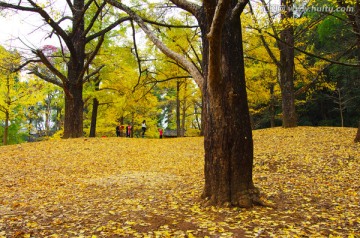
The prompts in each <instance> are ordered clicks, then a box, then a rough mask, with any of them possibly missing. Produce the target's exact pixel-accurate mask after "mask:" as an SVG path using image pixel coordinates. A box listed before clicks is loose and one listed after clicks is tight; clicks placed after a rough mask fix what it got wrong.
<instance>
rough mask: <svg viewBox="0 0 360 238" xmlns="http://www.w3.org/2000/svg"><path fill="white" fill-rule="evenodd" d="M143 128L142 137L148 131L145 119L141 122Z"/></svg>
mask: <svg viewBox="0 0 360 238" xmlns="http://www.w3.org/2000/svg"><path fill="white" fill-rule="evenodd" d="M141 130H142V138H144V136H145V131H146V121H145V120H143V122H142V124H141Z"/></svg>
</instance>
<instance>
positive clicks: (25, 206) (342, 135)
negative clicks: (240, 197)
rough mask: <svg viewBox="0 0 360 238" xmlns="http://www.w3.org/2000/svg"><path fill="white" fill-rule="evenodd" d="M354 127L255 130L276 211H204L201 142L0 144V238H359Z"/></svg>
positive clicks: (259, 181) (262, 182) (262, 175)
mask: <svg viewBox="0 0 360 238" xmlns="http://www.w3.org/2000/svg"><path fill="white" fill-rule="evenodd" d="M355 133H356V130H355V129H351V128H325V127H323V128H312V127H298V128H294V129H282V128H275V129H265V130H257V131H254V149H255V156H254V182H255V184H256V186H258V187H259V188H260V189H261V191H262V193H263V196H264V199H267V200H268V201H269V202H270V203H272V204H273V205H274V207H254V208H252V209H239V208H231V207H230V208H218V207H203V206H202V204H203V203H202V201H201V199H200V198H199V197H200V195H201V191H202V188H203V183H204V176H203V165H204V162H203V160H204V149H203V138H177V139H163V140H159V139H129V138H92V139H89V138H79V139H67V140H56V141H55V140H50V141H45V142H38V143H25V144H20V145H12V146H3V147H0V161H1V165H0V183H1V186H0V237H1V238H2V237H6V238H7V237H92V238H95V237H359V236H360V216H359V214H360V204H359V203H360V199H359V191H360V177H359V174H360V145H359V144H355V143H353V142H352V139H353V137H354V135H355Z"/></svg>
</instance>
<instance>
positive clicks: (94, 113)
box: [89, 78, 100, 137]
mask: <svg viewBox="0 0 360 238" xmlns="http://www.w3.org/2000/svg"><path fill="white" fill-rule="evenodd" d="M96 80H97V81H96V83H95V91H99V90H100V88H99V87H100V80H99V79H98V78H97V79H96ZM98 108H99V100H98V99H97V98H96V97H95V98H93V109H92V112H91V124H90V135H89V136H90V137H95V136H96V122H97V120H96V119H97V113H98Z"/></svg>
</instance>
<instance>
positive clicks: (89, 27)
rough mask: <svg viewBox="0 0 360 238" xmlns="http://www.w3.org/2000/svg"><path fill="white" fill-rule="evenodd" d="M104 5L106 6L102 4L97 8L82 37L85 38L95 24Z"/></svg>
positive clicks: (104, 3)
mask: <svg viewBox="0 0 360 238" xmlns="http://www.w3.org/2000/svg"><path fill="white" fill-rule="evenodd" d="M105 5H106V2H103V3H102V4H101V5H100V6H98V9H97V11H96V13H95V15H94V16H93V17H92V19H91V21H90V23H89V25H88V26H87V28H86V29H85V31H84V33H83V34H84V36H86V35H87V34H88V33H89V32H90V30H91V28H92V27H93V26H94V23H95V22H96V20H97V18H98V16H99V15H100V13H101V11H102V9H103V8H104V7H105Z"/></svg>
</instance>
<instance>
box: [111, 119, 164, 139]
mask: <svg viewBox="0 0 360 238" xmlns="http://www.w3.org/2000/svg"><path fill="white" fill-rule="evenodd" d="M124 127H125V126H123V125H120V124H119V125H117V126H116V136H117V137H121V136H122V135H121V133H122V131H123V130H124ZM146 129H147V127H146V120H144V121H143V122H142V123H141V137H142V138H144V137H145V132H146ZM132 130H133V128H132V126H131V124H130V123H129V124H128V125H127V126H126V127H125V132H126V137H131V132H132ZM159 136H160V139H161V138H162V136H163V129H161V128H160V129H159Z"/></svg>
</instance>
